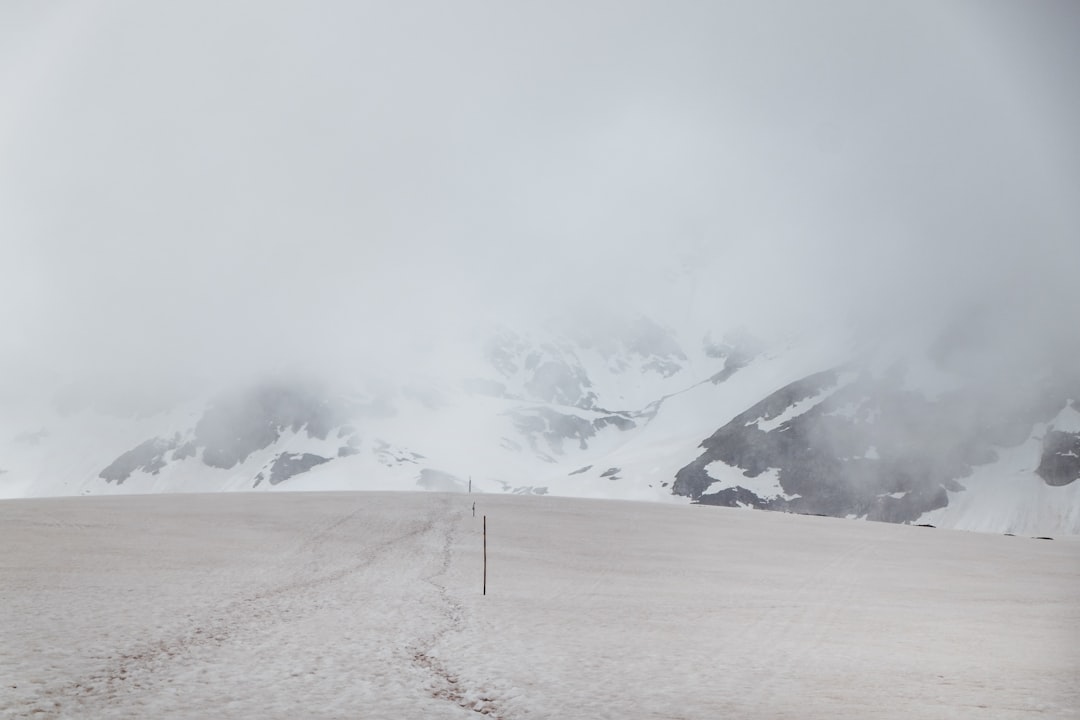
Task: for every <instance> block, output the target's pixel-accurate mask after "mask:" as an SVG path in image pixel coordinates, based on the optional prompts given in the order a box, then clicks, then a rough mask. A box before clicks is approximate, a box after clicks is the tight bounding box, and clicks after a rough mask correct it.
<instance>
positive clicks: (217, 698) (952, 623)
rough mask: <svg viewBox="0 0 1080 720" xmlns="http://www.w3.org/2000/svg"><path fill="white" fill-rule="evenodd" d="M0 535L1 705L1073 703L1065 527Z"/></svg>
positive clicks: (316, 714)
mask: <svg viewBox="0 0 1080 720" xmlns="http://www.w3.org/2000/svg"><path fill="white" fill-rule="evenodd" d="M473 502H476V517H475V518H474V517H472V513H471V507H472V503H473ZM485 514H486V515H487V525H488V594H487V596H486V597H485V596H482V595H481V592H480V591H481V516H482V515H485ZM0 542H2V545H3V548H4V552H3V560H2V561H0V628H2V630H0V634H2V636H0V681H2V683H3V685H2V686H0V716H3V717H15V718H21V717H35V718H52V717H57V718H388V719H389V718H410V719H411V718H468V717H478V716H479V715H478V714H477V713H485V714H486V715H487V716H489V717H498V718H507V719H513V718H663V719H665V720H670V719H674V718H709V719H711V718H800V719H803V718H860V719H861V718H904V720H911V719H912V718H946V717H948V718H953V717H957V718H968V717H972V718H1022V717H1039V718H1071V717H1080V682H1078V681H1077V679H1078V678H1080V601H1078V598H1080V540H1078V539H1077V538H1075V537H1074V538H1059V539H1057V540H1054V541H1046V540H1037V539H1032V538H1027V537H1006V536H1001V535H989V534H979V533H967V532H959V531H947V530H935V529H928V528H921V527H909V526H899V525H888V524H882V523H864V522H850V521H844V520H837V519H831V518H817V517H802V516H794V515H784V514H776V513H766V512H749V511H741V510H729V509H724V508H712V507H701V506H675V505H659V504H647V503H631V502H624V501H599V500H579V499H565V498H552V497H518V496H506V495H501V496H491V495H477V494H474V495H464V494H459V495H447V494H429V493H415V494H414V493H305V494H293V493H268V494H216V495H154V496H127V497H85V498H50V499H32V500H8V501H3V502H0Z"/></svg>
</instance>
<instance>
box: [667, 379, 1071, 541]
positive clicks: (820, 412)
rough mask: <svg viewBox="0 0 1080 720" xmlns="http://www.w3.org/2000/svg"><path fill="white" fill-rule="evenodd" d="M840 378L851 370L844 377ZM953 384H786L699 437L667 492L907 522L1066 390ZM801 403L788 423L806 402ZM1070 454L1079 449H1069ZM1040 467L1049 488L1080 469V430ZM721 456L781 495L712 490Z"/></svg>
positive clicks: (1049, 410)
mask: <svg viewBox="0 0 1080 720" xmlns="http://www.w3.org/2000/svg"><path fill="white" fill-rule="evenodd" d="M842 375H843V376H844V377H843V378H842ZM991 398H993V395H990V394H986V393H982V394H980V393H977V392H974V391H970V390H956V391H953V392H948V393H944V394H942V395H941V396H939V397H936V398H933V399H928V398H926V397H924V396H922V395H919V394H917V393H914V392H911V391H907V390H905V389H904V388H903V385H902V384H901V383H899V382H898V381H897V380H896V378H895V377H893V376H885V377H876V378H875V377H869V376H868V375H866V374H856V373H854V372H851V371H847V372H844V371H843V370H842V369H834V370H828V371H825V372H821V373H817V374H815V375H810V376H808V377H806V378H803V379H802V380H799V381H797V382H794V383H791V384H789V385H787V386H785V387H783V388H781V389H780V390H778V391H776V392H775V393H773V394H771V395H769V396H768V397H766V398H765V399H763V400H762V401H761V402H759V403H757V404H756V405H754V406H753V407H751V408H749V409H748V410H746V411H745V412H743V413H741V414H739V415H738V416H736V417H735V418H733V419H732V420H731V421H730V422H728V423H727V424H725V425H724V426H723V427H721V428H720V429H719V430H717V431H716V432H715V433H713V435H711V436H710V437H709V438H707V439H706V440H705V441H703V442H702V443H701V447H702V448H703V452H702V453H701V454H700V455H699V456H698V458H697V459H695V460H694V461H693V462H692V463H690V464H689V465H687V466H685V467H683V468H682V469H681V470H679V471H678V473H676V477H675V482H674V484H673V486H672V491H673V492H674V493H675V494H677V495H683V496H686V497H689V498H691V499H692V500H694V501H696V502H699V503H702V504H712V505H728V506H749V507H756V508H763V509H772V510H785V511H791V512H800V513H808V514H824V515H832V516H848V515H855V516H859V517H866V518H869V519H872V520H884V521H888V522H912V521H914V520H916V519H918V518H919V517H920V516H921V515H922V514H923V513H925V512H928V511H930V510H933V509H937V508H941V507H944V506H945V505H946V504H947V503H948V493H947V491H958V490H962V489H963V485H962V484H961V483H962V480H963V478H964V477H966V476H968V475H969V474H970V473H971V472H972V469H973V468H974V467H975V466H977V465H981V464H985V463H990V462H993V461H995V460H996V459H997V453H996V450H995V447H1008V446H1010V445H1016V444H1019V443H1021V442H1024V441H1025V440H1026V439H1027V438H1028V437H1029V436H1030V433H1031V432H1032V428H1033V426H1034V425H1035V424H1036V423H1039V422H1046V421H1049V420H1050V419H1052V418H1053V417H1054V416H1055V414H1056V413H1057V412H1059V411H1060V410H1061V408H1062V407H1063V406H1064V401H1063V400H1062V399H1061V398H1062V390H1061V388H1060V387H1055V386H1053V385H1051V384H1045V385H1042V386H1035V387H1033V388H1032V389H1031V392H1029V393H1027V395H1025V397H1024V399H1023V400H1022V401H1020V400H1017V399H1016V398H1012V399H1010V401H1009V403H1008V404H1007V405H1003V404H1002V403H1001V402H997V403H995V402H994V401H993V400H992V399H991ZM804 401H806V402H808V403H813V404H812V406H811V407H809V408H799V410H802V411H801V412H792V413H791V417H790V418H788V419H787V420H785V421H783V422H778V421H779V420H783V415H784V413H785V412H790V411H792V409H793V408H794V406H796V405H797V404H798V403H800V402H804ZM1073 453H1075V455H1074V454H1073ZM1043 460H1044V461H1043V464H1042V465H1040V471H1039V474H1040V475H1041V476H1042V477H1043V478H1044V479H1046V480H1047V482H1049V483H1051V484H1066V483H1068V482H1071V481H1072V480H1075V479H1076V478H1077V477H1078V475H1080V438H1078V437H1076V436H1074V435H1069V434H1067V433H1050V434H1048V435H1047V438H1046V442H1045V445H1044V454H1043ZM714 462H720V463H723V464H725V465H728V466H731V467H733V468H738V469H740V470H742V471H743V475H745V476H746V477H747V479H748V481H747V485H749V486H753V483H752V482H750V480H751V479H753V478H756V477H758V476H760V475H761V474H762V473H764V472H766V471H767V470H774V471H776V472H777V478H778V481H779V485H780V488H779V490H780V491H779V492H777V493H775V494H773V495H771V496H767V497H760V496H759V495H758V494H756V493H754V492H753V491H751V490H749V489H748V488H746V487H741V486H738V485H735V486H731V484H730V483H729V484H728V486H727V487H724V488H723V489H722V490H719V491H717V492H709V488H710V486H712V485H713V483H714V482H715V479H714V478H713V477H711V476H710V475H709V473H708V466H709V465H710V464H712V463H714Z"/></svg>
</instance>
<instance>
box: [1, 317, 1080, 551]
mask: <svg viewBox="0 0 1080 720" xmlns="http://www.w3.org/2000/svg"><path fill="white" fill-rule="evenodd" d="M838 347H840V346H838V345H837V344H836V343H816V344H815V343H809V342H801V343H787V344H772V345H766V344H764V343H762V342H760V341H756V340H754V339H753V338H751V337H750V336H748V335H747V334H745V333H742V334H739V333H729V334H726V335H722V336H720V337H716V336H713V335H708V334H699V335H696V336H694V335H692V334H690V333H681V334H680V333H676V332H675V331H673V330H671V329H669V328H667V327H665V326H663V325H661V324H658V323H656V322H654V321H652V320H649V319H647V318H645V317H637V318H633V319H631V320H628V321H613V320H612V321H608V322H605V323H600V324H594V325H593V326H592V327H590V328H588V329H586V330H582V329H580V328H579V329H577V330H574V331H569V332H567V331H555V330H551V329H547V330H538V331H535V332H530V333H526V332H522V331H518V330H514V329H509V328H500V329H497V330H496V331H494V332H492V333H491V334H490V336H489V337H487V338H486V340H484V341H483V342H480V343H478V344H477V345H476V347H475V348H469V353H471V358H472V359H471V360H470V361H469V362H468V363H465V364H464V366H465V367H467V371H466V372H464V373H461V374H460V376H443V377H440V378H425V379H422V380H421V379H416V378H412V379H410V382H408V383H400V382H398V383H394V382H388V381H380V382H375V381H365V382H363V383H355V384H350V385H349V387H344V386H343V385H342V384H340V383H329V382H326V381H321V380H313V379H311V378H297V377H288V378H276V379H270V380H263V381H258V382H252V383H250V384H249V385H247V386H244V387H235V388H228V389H226V390H225V391H222V392H217V393H213V394H210V395H208V396H206V397H201V398H194V399H192V400H190V401H188V402H186V403H183V404H180V405H178V406H177V407H174V408H172V409H170V410H169V411H167V412H155V413H152V414H142V415H133V414H128V415H123V414H118V413H115V412H112V413H106V412H102V411H100V410H97V409H95V408H94V407H93V406H92V405H86V404H84V405H81V406H80V405H77V404H76V405H75V406H72V404H71V403H68V404H67V405H66V406H59V405H58V404H56V403H54V404H53V405H52V406H50V407H48V408H40V407H38V408H29V409H9V410H10V411H9V412H7V413H5V417H4V418H3V422H4V423H5V424H6V425H5V427H4V428H3V432H4V434H3V435H2V436H0V441H2V444H0V469H2V474H0V496H4V497H25V496H42V495H80V494H106V493H150V492H214V491H225V490H228V491H233V490H268V489H281V490H329V489H337V490H343V489H355V490H361V489H363V490H369V489H370V490H375V489H378V490H394V489H398V490H407V489H416V488H422V489H432V490H466V489H467V488H468V487H470V486H471V487H472V489H473V490H474V491H482V492H514V493H538V494H544V493H552V494H559V495H568V496H585V497H613V498H631V499H642V500H654V501H667V502H688V501H696V502H701V503H706V504H715V505H727V506H743V507H748V508H761V509H770V510H783V511H791V512H800V513H812V514H823V515H834V516H840V517H855V518H867V519H873V520H884V521H890V522H906V523H929V524H935V525H944V526H949V527H957V528H967V529H976V530H986V531H995V532H1014V533H1024V534H1033V535H1034V534H1039V535H1042V534H1054V533H1080V482H1077V480H1078V479H1080V380H1078V379H1077V378H1076V377H1075V376H1069V375H1068V374H1065V373H1062V372H1060V371H1056V372H1046V373H1043V374H1041V375H1038V376H1032V377H1033V378H1035V379H1030V380H1025V381H1024V382H1025V384H1023V385H1022V386H1018V387H1017V388H1014V389H1013V391H1012V392H1010V393H1008V394H1007V395H1004V394H1001V393H987V392H984V390H985V388H983V387H981V386H980V385H979V384H978V383H971V382H967V381H965V379H964V378H963V377H962V376H960V375H957V374H956V373H955V372H953V370H955V368H950V366H949V363H947V362H943V361H942V359H941V358H937V359H931V358H925V357H917V358H916V359H915V360H914V361H913V360H912V358H910V357H909V358H907V359H906V360H905V361H903V362H899V361H895V362H890V363H885V364H883V363H881V362H880V361H879V360H880V358H877V359H876V360H875V361H873V362H871V361H869V360H867V359H866V357H867V356H866V355H865V354H863V355H859V354H857V353H854V352H853V351H851V350H850V348H841V349H838Z"/></svg>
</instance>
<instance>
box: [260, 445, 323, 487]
mask: <svg viewBox="0 0 1080 720" xmlns="http://www.w3.org/2000/svg"><path fill="white" fill-rule="evenodd" d="M330 460H331V458H325V457H321V456H319V455H314V454H312V453H281V454H280V455H278V456H277V457H276V458H274V463H273V465H271V466H270V477H269V480H270V484H271V485H277V484H278V483H282V482H285V481H286V480H288V479H289V478H291V477H293V476H294V475H299V474H300V473H305V472H307V471H308V470H310V469H311V468H313V467H315V466H317V465H322V464H323V463H328V462H330ZM264 479H266V478H265V473H259V474H258V475H256V476H255V487H258V486H259V484H260V483H261V482H262V481H263V480H264Z"/></svg>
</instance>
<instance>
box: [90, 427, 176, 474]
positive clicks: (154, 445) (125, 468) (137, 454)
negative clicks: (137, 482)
mask: <svg viewBox="0 0 1080 720" xmlns="http://www.w3.org/2000/svg"><path fill="white" fill-rule="evenodd" d="M178 444H179V438H174V439H172V440H166V439H164V438H152V439H150V440H147V441H146V442H143V443H139V444H138V445H136V446H135V447H134V448H132V449H131V450H128V451H127V452H126V453H124V454H123V455H121V456H120V457H118V458H116V459H115V460H113V461H112V463H111V464H110V465H109V466H108V467H107V468H105V469H104V470H102V471H101V472H100V473H98V477H101V478H103V479H104V480H105V481H106V482H115V483H116V484H117V485H121V484H123V482H124V481H125V480H127V479H128V478H129V477H131V474H132V473H134V472H136V471H138V470H141V471H143V472H146V473H150V474H151V475H156V474H157V473H158V472H159V471H160V470H161V468H163V467H165V463H166V460H165V454H166V453H167V452H169V451H170V450H172V449H173V448H175V447H176V446H177V445H178Z"/></svg>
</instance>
